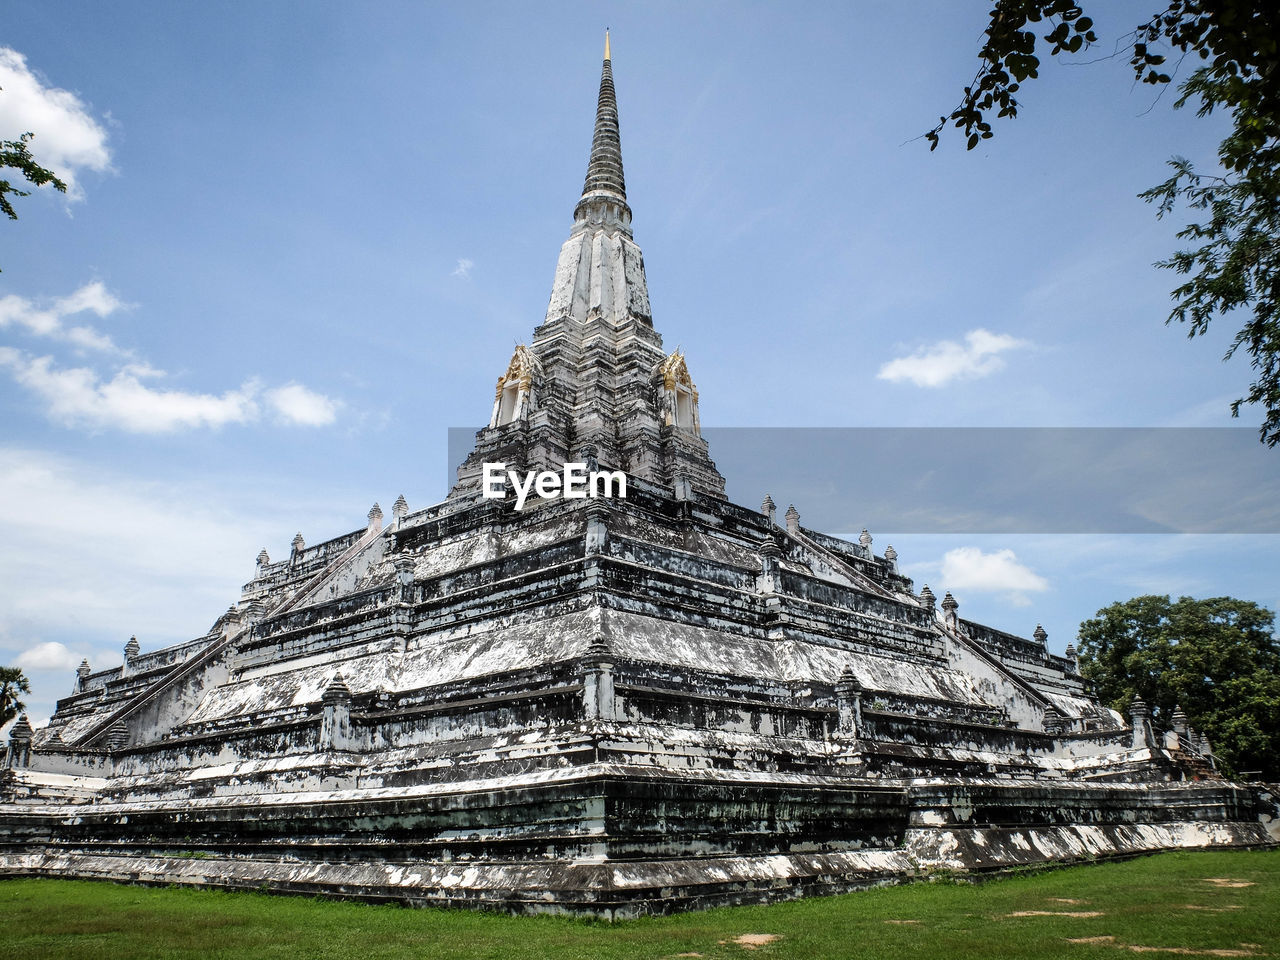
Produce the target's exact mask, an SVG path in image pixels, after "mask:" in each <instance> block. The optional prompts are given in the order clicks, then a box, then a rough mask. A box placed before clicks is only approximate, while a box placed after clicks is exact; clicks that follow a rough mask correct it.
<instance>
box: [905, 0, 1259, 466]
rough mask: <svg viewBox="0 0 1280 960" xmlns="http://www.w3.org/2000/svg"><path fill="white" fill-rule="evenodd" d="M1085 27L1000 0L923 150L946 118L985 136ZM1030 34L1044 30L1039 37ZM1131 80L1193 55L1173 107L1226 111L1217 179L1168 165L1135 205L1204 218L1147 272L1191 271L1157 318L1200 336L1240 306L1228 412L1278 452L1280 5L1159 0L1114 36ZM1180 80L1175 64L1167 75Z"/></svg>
mask: <svg viewBox="0 0 1280 960" xmlns="http://www.w3.org/2000/svg"><path fill="white" fill-rule="evenodd" d="M1093 27H1094V24H1093V20H1092V19H1091V18H1090V17H1088V16H1086V15H1085V13H1084V10H1083V8H1082V7H1081V6H1080V5H1079V4H1077V3H1075V2H1072V0H996V4H995V6H994V8H993V9H992V10H991V13H990V19H989V21H988V25H987V30H986V33H985V34H984V37H985V41H984V43H983V46H982V49H981V50H980V51H979V54H978V71H977V74H976V75H975V76H974V78H973V81H972V82H971V83H970V85H969V86H967V87H965V88H964V95H963V97H962V98H961V100H960V103H959V105H958V106H957V107H956V108H955V109H954V110H953V111H952V112H951V114H950V116H946V117H940V118H939V119H938V123H937V125H936V126H935V127H934V128H933V129H932V130H930V131H928V132H927V133H926V134H925V137H926V138H927V139H928V140H929V143H930V149H934V148H936V147H937V146H938V142H939V136H940V134H941V133H942V131H943V130H944V129H945V128H946V126H947V124H948V123H952V124H954V125H955V127H957V128H958V129H959V130H960V131H961V132H962V133H963V134H964V135H965V137H966V138H967V140H966V143H967V146H968V148H969V149H970V150H972V149H973V148H974V147H975V146H977V145H978V143H979V142H980V141H982V140H985V139H988V138H990V137H991V136H992V135H993V134H992V129H991V123H990V122H989V120H988V117H989V115H990V114H991V113H992V112H993V111H994V112H995V115H996V117H997V118H1000V117H1010V118H1012V117H1015V116H1017V113H1018V100H1017V94H1018V92H1019V90H1020V88H1021V85H1022V84H1023V83H1024V82H1026V81H1027V80H1034V79H1036V77H1037V76H1038V73H1039V68H1040V56H1039V53H1040V51H1041V50H1043V49H1045V48H1047V49H1048V51H1049V55H1050V56H1057V55H1058V54H1060V53H1077V52H1079V51H1080V50H1082V49H1084V48H1085V47H1088V46H1089V45H1090V44H1092V43H1095V42H1096V41H1097V40H1098V36H1097V34H1096V33H1095V32H1094V29H1093ZM1040 30H1047V31H1048V32H1046V33H1044V34H1043V35H1041V34H1040V33H1039V31H1040ZM1124 41H1125V46H1126V47H1127V49H1128V51H1129V62H1130V64H1131V65H1132V66H1133V69H1134V73H1135V76H1136V77H1137V78H1138V79H1140V80H1142V81H1143V82H1144V83H1149V84H1154V85H1161V84H1167V83H1170V82H1172V79H1173V77H1172V76H1171V75H1170V74H1169V73H1165V72H1164V67H1165V62H1166V56H1165V54H1164V53H1161V52H1159V51H1160V50H1161V49H1164V50H1166V51H1168V52H1171V53H1172V52H1177V53H1178V54H1180V59H1179V62H1181V58H1185V57H1186V56H1190V55H1194V56H1195V57H1196V58H1198V60H1199V61H1200V62H1201V63H1202V64H1203V65H1202V66H1200V67H1199V68H1198V69H1196V70H1195V71H1193V72H1192V73H1191V75H1190V76H1189V77H1188V78H1187V79H1186V80H1185V81H1184V82H1183V83H1182V84H1181V92H1182V95H1181V97H1179V99H1178V100H1177V101H1176V104H1175V105H1176V106H1178V107H1181V106H1183V105H1185V104H1186V103H1187V102H1189V101H1190V100H1192V99H1195V100H1197V101H1198V102H1199V113H1200V115H1201V116H1204V115H1206V114H1209V113H1212V112H1213V111H1214V110H1215V109H1218V108H1222V109H1225V110H1227V111H1229V112H1230V113H1231V116H1232V120H1233V124H1232V130H1231V133H1230V135H1229V136H1228V137H1227V138H1226V139H1225V140H1223V141H1222V143H1221V145H1220V146H1219V148H1218V161H1219V164H1220V168H1221V173H1220V174H1217V173H1215V174H1213V175H1206V174H1199V173H1197V172H1196V170H1195V168H1194V166H1193V165H1192V164H1191V163H1190V161H1188V160H1185V159H1183V158H1181V157H1175V158H1173V160H1171V161H1170V165H1171V166H1172V168H1173V171H1174V173H1173V176H1172V177H1170V178H1169V179H1168V180H1167V181H1165V182H1164V183H1162V184H1160V185H1159V186H1157V187H1153V188H1152V189H1151V190H1148V191H1146V192H1145V193H1143V194H1141V196H1142V198H1143V199H1145V200H1147V201H1148V202H1151V203H1156V204H1157V216H1160V217H1163V216H1165V215H1166V214H1169V213H1170V212H1172V210H1173V209H1174V207H1175V206H1176V205H1177V204H1178V203H1179V201H1181V202H1182V203H1183V204H1185V205H1186V206H1187V207H1188V208H1189V209H1191V210H1193V211H1204V212H1205V214H1207V218H1206V219H1205V220H1203V221H1202V222H1198V223H1192V224H1190V225H1188V226H1187V227H1186V228H1185V229H1183V230H1182V231H1180V232H1179V234H1178V236H1179V237H1180V238H1181V239H1183V240H1190V241H1193V242H1194V243H1195V244H1198V245H1197V246H1192V247H1189V248H1187V249H1185V250H1180V251H1178V252H1177V253H1175V254H1174V255H1173V256H1172V257H1170V258H1169V259H1167V260H1162V261H1159V262H1158V263H1157V264H1156V266H1159V267H1163V268H1166V269H1169V270H1173V271H1175V272H1176V273H1179V274H1184V275H1187V276H1188V279H1187V281H1186V282H1185V283H1182V284H1179V285H1178V286H1177V287H1176V288H1175V289H1174V290H1173V293H1172V297H1173V300H1174V308H1173V311H1172V312H1171V313H1170V314H1169V316H1168V318H1167V319H1166V321H1165V322H1166V323H1172V322H1174V321H1177V322H1179V323H1182V324H1185V325H1186V327H1185V329H1186V331H1187V336H1188V337H1190V338H1195V337H1197V336H1199V335H1201V334H1203V333H1205V332H1206V331H1207V329H1208V327H1209V323H1210V321H1211V320H1213V319H1214V318H1215V317H1218V316H1221V315H1223V314H1226V313H1230V312H1231V311H1233V310H1239V311H1241V312H1242V313H1245V314H1247V315H1248V319H1247V320H1246V321H1245V323H1244V325H1243V326H1242V327H1241V329H1240V330H1239V331H1238V332H1237V333H1236V336H1235V338H1234V339H1233V341H1232V344H1231V347H1230V349H1228V351H1227V354H1226V357H1224V358H1223V359H1224V360H1225V359H1229V358H1230V357H1232V356H1233V355H1234V354H1235V353H1236V351H1237V350H1239V349H1240V348H1241V347H1244V348H1245V352H1246V353H1247V354H1248V355H1249V358H1250V365H1251V366H1252V367H1253V371H1254V373H1253V376H1254V380H1253V382H1252V383H1251V384H1250V385H1249V389H1248V392H1247V393H1246V394H1245V395H1244V396H1242V397H1241V398H1239V399H1238V400H1236V401H1235V402H1233V403H1232V404H1231V413H1232V415H1233V416H1238V415H1239V413H1240V408H1241V406H1242V405H1244V404H1246V403H1247V404H1258V405H1259V406H1260V407H1261V408H1262V409H1263V411H1264V419H1263V424H1262V428H1261V431H1260V433H1261V439H1262V442H1263V443H1265V444H1267V445H1268V446H1276V445H1277V444H1280V4H1277V3H1275V2H1274V0H1168V6H1167V7H1165V8H1164V9H1163V10H1160V11H1157V12H1156V13H1155V14H1153V15H1152V17H1151V18H1150V19H1149V20H1147V21H1145V22H1144V23H1141V24H1139V25H1138V26H1137V27H1136V28H1135V29H1134V30H1133V32H1132V33H1130V34H1127V35H1126V37H1125V38H1124ZM1174 72H1176V70H1175V71H1174Z"/></svg>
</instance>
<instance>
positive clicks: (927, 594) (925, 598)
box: [920, 583, 938, 613]
mask: <svg viewBox="0 0 1280 960" xmlns="http://www.w3.org/2000/svg"><path fill="white" fill-rule="evenodd" d="M937 603H938V598H937V597H935V596H934V595H933V591H932V590H930V589H929V585H928V584H927V583H926V584H925V585H924V586H923V587H922V588H921V590H920V606H922V607H924V608H925V609H926V610H928V611H929V612H930V613H932V612H933V609H934V607H935V606H936V605H937Z"/></svg>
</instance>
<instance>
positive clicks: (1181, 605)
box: [1079, 596, 1280, 779]
mask: <svg viewBox="0 0 1280 960" xmlns="http://www.w3.org/2000/svg"><path fill="white" fill-rule="evenodd" d="M1274 625H1275V614H1274V613H1272V612H1271V611H1270V610H1268V609H1266V608H1265V607H1260V606H1258V605H1257V604H1255V603H1250V602H1249V601H1247V600H1237V599H1235V598H1233V597H1215V598H1212V599H1208V600H1196V599H1193V598H1191V597H1182V598H1180V599H1178V600H1177V601H1171V600H1170V599H1169V597H1157V596H1146V597H1135V598H1134V599H1132V600H1127V601H1125V602H1123V603H1113V604H1112V605H1111V606H1109V607H1106V608H1105V609H1102V610H1099V611H1098V615H1097V616H1096V617H1094V618H1093V619H1091V620H1086V621H1084V622H1083V623H1082V624H1080V634H1079V646H1080V672H1081V674H1083V676H1084V677H1085V679H1086V680H1090V681H1092V682H1093V684H1094V685H1095V687H1096V689H1097V691H1098V695H1099V697H1100V698H1101V700H1102V701H1103V703H1106V704H1107V705H1109V706H1111V707H1114V708H1115V709H1117V710H1120V711H1121V712H1126V711H1127V710H1128V708H1129V705H1130V704H1131V703H1132V702H1133V700H1134V698H1135V697H1139V698H1141V699H1143V700H1145V701H1146V702H1147V703H1148V704H1150V705H1151V707H1152V718H1153V720H1154V721H1155V722H1156V724H1157V725H1160V726H1164V727H1166V728H1167V727H1168V726H1170V718H1171V717H1172V714H1173V710H1174V708H1175V707H1177V706H1179V705H1181V707H1182V709H1183V710H1184V711H1185V712H1186V714H1187V717H1188V718H1189V720H1190V722H1191V724H1192V726H1194V727H1195V728H1196V729H1197V730H1198V731H1200V732H1202V733H1204V734H1205V735H1206V736H1208V738H1209V742H1210V744H1211V745H1212V747H1213V750H1214V753H1215V754H1216V755H1217V756H1218V757H1219V758H1220V759H1221V760H1222V761H1223V762H1224V765H1225V766H1226V767H1227V768H1228V769H1229V770H1233V771H1237V772H1238V771H1242V770H1261V771H1262V772H1263V776H1264V777H1267V778H1269V779H1276V778H1280V637H1277V636H1276V634H1275V632H1274V629H1273V628H1274Z"/></svg>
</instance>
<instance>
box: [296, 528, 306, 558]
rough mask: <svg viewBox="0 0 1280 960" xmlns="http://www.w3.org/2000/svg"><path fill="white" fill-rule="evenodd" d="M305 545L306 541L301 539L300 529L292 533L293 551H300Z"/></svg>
mask: <svg viewBox="0 0 1280 960" xmlns="http://www.w3.org/2000/svg"><path fill="white" fill-rule="evenodd" d="M306 545H307V541H305V540H303V539H302V531H301V530H299V531H298V532H297V533H295V534H294V535H293V544H292V546H293V552H294V553H301V552H302V550H303V548H304V547H306Z"/></svg>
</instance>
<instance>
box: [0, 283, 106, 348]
mask: <svg viewBox="0 0 1280 960" xmlns="http://www.w3.org/2000/svg"><path fill="white" fill-rule="evenodd" d="M123 306H124V304H123V303H121V302H120V301H119V300H117V299H116V297H115V296H114V295H113V294H112V293H111V292H110V291H109V290H108V289H107V288H106V287H105V286H104V285H103V284H102V282H101V281H99V280H95V281H93V282H92V283H86V284H85V285H84V286H83V287H81V288H80V289H79V290H77V291H75V292H74V293H72V294H71V295H70V296H66V297H59V298H58V299H56V300H54V301H53V304H52V305H51V306H47V307H39V306H37V305H36V304H35V303H34V302H32V301H31V300H28V299H26V298H25V297H19V296H17V295H16V294H9V295H8V296H5V297H0V330H2V329H4V328H6V327H11V326H12V327H23V328H25V329H26V330H27V332H28V333H32V334H35V335H36V336H39V337H50V338H51V339H54V340H62V341H65V342H67V343H70V344H72V345H74V346H77V347H81V348H83V349H86V350H97V351H100V352H103V353H115V352H119V348H118V347H117V346H116V345H115V344H114V343H113V342H112V341H111V338H110V337H109V336H107V335H106V334H104V333H101V332H99V331H98V330H95V329H94V328H93V327H89V326H85V325H83V324H82V325H80V326H75V327H68V326H67V325H66V324H64V323H63V321H64V320H65V319H66V318H67V317H73V316H75V315H76V314H78V313H84V312H85V311H91V312H93V313H95V314H97V315H98V316H99V317H109V316H110V315H111V314H113V313H115V312H116V311H117V310H119V309H120V308H121V307H123Z"/></svg>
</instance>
